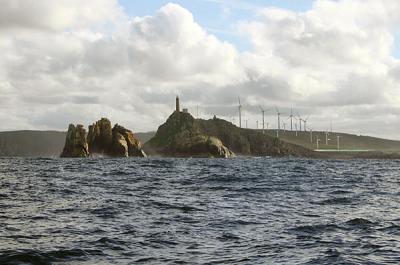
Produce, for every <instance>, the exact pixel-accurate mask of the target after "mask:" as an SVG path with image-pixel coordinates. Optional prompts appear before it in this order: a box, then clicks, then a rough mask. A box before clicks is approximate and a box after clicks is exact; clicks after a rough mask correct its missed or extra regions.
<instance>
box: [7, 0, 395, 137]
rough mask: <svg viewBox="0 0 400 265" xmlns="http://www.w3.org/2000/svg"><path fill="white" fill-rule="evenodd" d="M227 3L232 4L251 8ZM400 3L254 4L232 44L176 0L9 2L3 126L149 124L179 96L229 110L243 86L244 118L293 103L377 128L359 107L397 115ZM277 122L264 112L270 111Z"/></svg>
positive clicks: (319, 117) (208, 109)
mask: <svg viewBox="0 0 400 265" xmlns="http://www.w3.org/2000/svg"><path fill="white" fill-rule="evenodd" d="M217 2H219V3H223V2H224V1H217ZM235 3H236V4H235V5H228V7H230V10H231V12H235V10H236V9H237V8H238V7H241V8H249V7H251V5H245V6H243V3H244V2H243V1H240V2H235ZM251 10H254V11H255V9H253V8H251ZM399 11H400V4H399V3H398V2H397V1H391V0H383V1H373V0H366V1H361V0H340V1H329V0H318V1H315V2H314V5H313V7H312V8H311V9H310V10H308V11H306V12H293V11H289V10H285V9H279V8H272V7H267V8H263V9H258V11H257V12H258V13H257V15H258V16H257V18H256V19H252V20H249V21H241V22H239V23H238V29H237V30H238V33H240V34H241V36H242V37H243V38H245V39H246V40H249V41H250V42H251V43H252V48H251V49H249V50H247V51H245V52H239V51H238V49H237V48H236V47H235V45H234V44H232V43H229V42H227V41H223V40H221V39H219V38H218V37H217V36H215V35H213V34H210V33H209V32H207V30H206V29H204V28H203V27H201V26H200V25H199V24H198V23H197V22H196V21H195V19H194V17H193V14H192V13H191V12H190V11H189V10H187V9H185V8H184V7H182V6H180V5H177V4H172V3H170V4H167V5H165V6H163V7H161V8H160V9H159V10H158V11H157V12H156V13H155V14H154V15H151V16H144V17H132V18H130V17H129V16H128V15H127V14H125V13H124V11H123V8H122V7H121V6H119V4H118V2H117V1H115V0H99V1H83V2H82V1H77V0H76V1H75V0H68V1H67V0H61V1H57V2H55V1H51V0H43V1H33V0H32V1H31V0H26V1H19V0H15V1H8V0H6V1H4V3H2V8H1V10H0V49H1V50H2V54H3V56H2V57H1V58H0V93H1V95H2V97H1V98H0V112H1V113H4V112H5V111H7V113H10V114H9V115H4V114H3V115H0V121H1V123H0V124H1V127H0V130H5V129H65V128H66V126H67V124H68V123H70V122H81V123H84V124H89V123H91V122H93V121H94V120H96V119H98V118H100V117H102V116H106V117H109V118H110V119H112V120H113V121H114V122H118V123H120V124H123V125H125V126H127V127H129V128H131V129H133V130H135V131H138V130H154V129H156V128H157V126H158V125H159V124H160V123H161V122H163V121H164V120H165V118H166V117H167V116H168V115H169V114H170V113H171V111H172V110H173V108H174V97H175V94H180V95H181V98H182V104H183V105H184V106H186V107H190V108H191V110H192V111H193V112H196V109H195V108H197V106H199V108H200V112H201V113H202V115H204V118H207V117H210V115H212V114H217V115H218V116H220V115H223V116H226V117H227V118H229V117H230V116H234V115H236V112H237V110H236V109H237V108H236V106H235V105H236V104H237V97H238V96H240V97H241V99H242V103H243V105H244V115H245V116H246V119H250V120H251V121H250V122H251V124H252V127H254V126H255V121H256V120H257V119H259V118H260V117H259V116H260V112H259V109H258V106H259V105H261V106H263V107H265V108H269V109H271V110H273V109H274V107H275V106H277V107H279V108H280V109H281V111H283V112H285V113H289V112H290V106H291V105H294V107H295V109H296V111H298V112H300V113H301V114H302V115H311V118H310V124H311V125H312V126H313V127H314V128H315V129H317V127H318V126H321V128H324V129H325V127H326V126H328V125H327V120H328V119H327V117H332V116H333V117H336V118H337V119H340V120H341V122H340V123H339V122H338V128H340V129H343V130H347V129H348V128H350V127H353V126H355V127H357V126H360V128H361V127H362V128H363V130H365V131H367V130H370V132H371V133H374V134H378V133H379V132H378V131H377V130H376V127H378V128H379V126H370V127H368V126H367V123H364V122H361V120H363V121H364V120H365V119H364V118H360V115H361V116H362V117H367V116H363V114H357V113H367V111H366V109H367V110H368V117H367V118H366V119H367V120H370V119H373V118H371V117H372V116H373V113H374V111H376V117H377V120H381V118H382V115H384V114H383V112H384V111H383V112H382V110H383V109H384V108H383V106H389V105H390V108H388V109H389V110H390V113H391V114H390V115H391V116H390V121H394V118H393V117H395V116H396V115H397V113H398V108H399V104H400V92H399V89H398V88H399V82H400V74H399V73H400V70H399V69H400V62H399V60H398V59H396V58H394V57H393V55H392V53H393V49H394V45H395V39H394V30H395V26H396V25H397V24H398V23H399V22H400V21H399V16H398V15H397V14H399ZM385 110H386V109H385ZM206 114H207V116H205V115H206ZM275 120H276V117H275V116H274V112H273V111H270V112H269V113H268V121H269V122H270V123H271V124H275V123H276V121H275ZM313 123H314V125H313ZM350 125H351V126H350ZM274 126H275V125H274Z"/></svg>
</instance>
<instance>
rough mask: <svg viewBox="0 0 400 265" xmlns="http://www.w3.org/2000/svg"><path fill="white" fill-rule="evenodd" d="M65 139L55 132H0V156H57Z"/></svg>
mask: <svg viewBox="0 0 400 265" xmlns="http://www.w3.org/2000/svg"><path fill="white" fill-rule="evenodd" d="M65 137H66V132H57V131H10V132H0V156H3V157H4V156H22V157H30V156H31V157H32V156H42V157H52V156H59V155H60V153H61V151H62V149H63V146H64V142H65Z"/></svg>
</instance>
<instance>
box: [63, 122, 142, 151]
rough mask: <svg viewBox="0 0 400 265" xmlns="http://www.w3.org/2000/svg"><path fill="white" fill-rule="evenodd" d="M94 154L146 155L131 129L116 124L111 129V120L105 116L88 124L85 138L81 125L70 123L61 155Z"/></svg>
mask: <svg viewBox="0 0 400 265" xmlns="http://www.w3.org/2000/svg"><path fill="white" fill-rule="evenodd" d="M71 126H72V127H71ZM96 154H99V155H103V156H111V157H133V156H136V157H146V153H145V152H144V151H143V149H142V145H141V143H140V141H139V140H138V139H137V138H136V137H135V135H134V134H133V133H132V131H130V130H128V129H125V128H124V127H122V126H120V125H118V124H116V125H115V126H114V128H112V129H111V122H110V121H109V120H108V119H106V118H102V119H101V120H99V121H97V122H96V123H94V124H93V125H90V126H89V133H88V135H87V138H86V132H85V129H83V126H82V125H78V126H77V128H75V126H73V125H70V128H69V130H68V134H67V139H66V142H65V147H64V152H63V154H62V156H63V157H87V156H89V155H91V156H92V155H96Z"/></svg>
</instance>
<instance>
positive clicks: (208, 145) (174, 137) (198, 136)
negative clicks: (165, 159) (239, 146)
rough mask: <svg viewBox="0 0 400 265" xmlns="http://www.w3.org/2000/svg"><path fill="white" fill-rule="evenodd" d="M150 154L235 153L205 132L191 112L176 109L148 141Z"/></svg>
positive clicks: (185, 155) (196, 155) (198, 154)
mask: <svg viewBox="0 0 400 265" xmlns="http://www.w3.org/2000/svg"><path fill="white" fill-rule="evenodd" d="M145 150H146V151H147V152H149V153H150V154H154V155H163V156H173V157H219V158H228V157H233V156H234V153H233V152H232V151H231V150H229V148H227V147H226V146H224V145H223V143H222V142H221V140H219V139H218V138H217V137H213V136H210V135H207V134H204V133H202V132H201V131H200V129H199V127H198V126H197V122H196V120H195V119H194V118H193V117H192V116H191V115H190V114H189V113H184V112H178V111H175V112H174V113H173V114H172V115H171V116H170V117H169V118H168V120H167V121H166V122H165V123H164V124H163V125H161V126H160V127H159V128H158V131H157V133H156V135H155V136H154V137H153V138H152V139H151V140H150V141H149V142H147V143H146V145H145Z"/></svg>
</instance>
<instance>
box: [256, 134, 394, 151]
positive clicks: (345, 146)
mask: <svg viewBox="0 0 400 265" xmlns="http://www.w3.org/2000/svg"><path fill="white" fill-rule="evenodd" d="M259 131H260V132H261V130H259ZM265 132H266V134H267V135H269V136H275V137H276V134H277V131H276V130H265ZM311 135H312V142H311ZM338 136H339V145H340V150H341V151H353V152H357V151H371V152H384V153H397V152H400V141H395V140H387V139H382V138H376V137H370V136H359V135H354V134H347V133H338V132H332V133H329V134H328V137H327V138H328V145H327V144H326V134H325V132H320V131H317V132H312V133H311V132H298V133H297V136H296V133H295V132H291V131H286V132H284V131H280V135H279V138H280V139H281V140H282V141H285V142H289V143H293V144H296V145H301V146H303V147H306V148H309V149H313V150H316V149H317V139H320V143H319V149H320V150H321V151H324V150H337V147H338V145H337V144H338V142H337V141H338Z"/></svg>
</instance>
